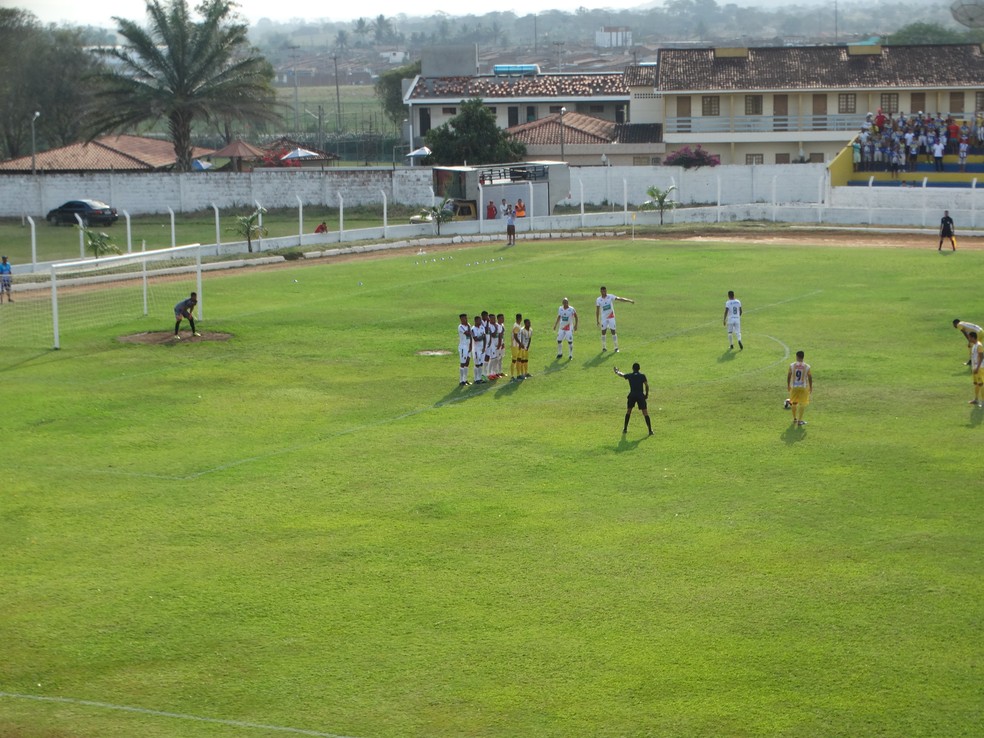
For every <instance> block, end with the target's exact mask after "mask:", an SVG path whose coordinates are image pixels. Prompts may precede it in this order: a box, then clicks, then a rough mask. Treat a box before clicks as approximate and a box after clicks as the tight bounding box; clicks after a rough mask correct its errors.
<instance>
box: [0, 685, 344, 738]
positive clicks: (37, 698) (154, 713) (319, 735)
mask: <svg viewBox="0 0 984 738" xmlns="http://www.w3.org/2000/svg"><path fill="white" fill-rule="evenodd" d="M0 698H5V699H15V700H31V701H33V702H53V703H57V704H63V705H80V706H83V707H97V708H100V709H103V710H116V711H118V712H131V713H136V714H138V715H149V716H151V717H163V718H171V719H174V720H191V721H194V722H197V723H210V724H212V725H228V726H230V727H233V728H249V729H251V730H267V731H274V732H278V733H291V734H293V735H310V736H316V738H351V736H343V735H339V734H338V733H323V732H321V731H318V730H306V729H304V728H290V727H287V726H283V725H266V724H264V723H251V722H246V721H243V720H223V719H221V718H209V717H201V716H200V715H186V714H184V713H181V712H165V711H163V710H150V709H147V708H145V707H132V706H130V705H114V704H112V703H109V702H96V701H94V700H78V699H73V698H71V697H47V696H44V695H36V694H18V693H16V692H0Z"/></svg>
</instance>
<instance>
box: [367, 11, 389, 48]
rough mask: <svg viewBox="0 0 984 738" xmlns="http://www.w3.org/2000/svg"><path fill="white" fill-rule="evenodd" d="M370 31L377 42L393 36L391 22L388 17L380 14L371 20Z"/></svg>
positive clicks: (387, 39) (379, 42)
mask: <svg viewBox="0 0 984 738" xmlns="http://www.w3.org/2000/svg"><path fill="white" fill-rule="evenodd" d="M372 32H373V37H374V38H375V39H376V43H377V44H381V43H385V42H386V41H389V40H390V38H391V37H392V36H393V24H392V23H391V22H390V19H389V18H387V17H386V16H385V15H382V14H380V15H378V16H376V20H374V21H373V22H372Z"/></svg>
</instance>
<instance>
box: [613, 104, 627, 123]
mask: <svg viewBox="0 0 984 738" xmlns="http://www.w3.org/2000/svg"><path fill="white" fill-rule="evenodd" d="M615 122H616V123H625V105H616V106H615Z"/></svg>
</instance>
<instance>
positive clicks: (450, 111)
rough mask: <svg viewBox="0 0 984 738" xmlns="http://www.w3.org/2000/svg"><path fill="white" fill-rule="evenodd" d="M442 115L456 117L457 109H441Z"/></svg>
mask: <svg viewBox="0 0 984 738" xmlns="http://www.w3.org/2000/svg"><path fill="white" fill-rule="evenodd" d="M441 114H442V115H457V114H458V108H441Z"/></svg>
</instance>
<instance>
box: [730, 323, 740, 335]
mask: <svg viewBox="0 0 984 738" xmlns="http://www.w3.org/2000/svg"><path fill="white" fill-rule="evenodd" d="M728 333H741V321H740V320H729V321H728Z"/></svg>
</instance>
